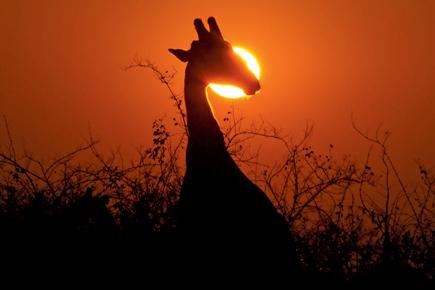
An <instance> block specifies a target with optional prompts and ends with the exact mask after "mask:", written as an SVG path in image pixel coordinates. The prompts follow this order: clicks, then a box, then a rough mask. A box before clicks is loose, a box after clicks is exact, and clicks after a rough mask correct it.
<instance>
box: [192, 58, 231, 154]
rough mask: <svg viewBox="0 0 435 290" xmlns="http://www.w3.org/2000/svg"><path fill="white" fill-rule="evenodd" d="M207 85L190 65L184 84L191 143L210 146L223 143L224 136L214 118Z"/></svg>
mask: <svg viewBox="0 0 435 290" xmlns="http://www.w3.org/2000/svg"><path fill="white" fill-rule="evenodd" d="M206 90H207V84H206V83H205V82H203V81H202V80H200V79H199V78H198V77H197V76H196V75H195V73H194V71H193V69H192V68H191V67H190V66H189V65H188V66H187V68H186V76H185V83H184V96H185V103H186V112H187V127H188V130H189V142H191V143H194V144H196V145H201V144H203V145H205V146H210V145H212V144H213V143H214V142H218V143H221V142H223V135H222V132H221V131H220V129H219V125H218V123H217V121H216V119H215V118H214V115H213V110H212V108H211V106H210V103H209V101H208V97H207V91H206Z"/></svg>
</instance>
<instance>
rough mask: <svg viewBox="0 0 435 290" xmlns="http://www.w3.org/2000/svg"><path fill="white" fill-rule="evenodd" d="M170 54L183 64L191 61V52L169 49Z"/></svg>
mask: <svg viewBox="0 0 435 290" xmlns="http://www.w3.org/2000/svg"><path fill="white" fill-rule="evenodd" d="M168 50H169V52H170V53H172V54H173V55H175V56H176V57H177V58H178V59H179V60H181V61H182V62H188V61H189V51H186V50H182V49H173V48H170V49H168Z"/></svg>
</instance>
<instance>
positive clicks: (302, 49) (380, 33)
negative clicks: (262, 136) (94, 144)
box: [0, 0, 435, 171]
mask: <svg viewBox="0 0 435 290" xmlns="http://www.w3.org/2000/svg"><path fill="white" fill-rule="evenodd" d="M210 15H213V16H215V17H216V18H217V20H218V22H219V23H220V26H221V29H222V30H223V33H224V36H225V38H226V39H227V40H229V41H230V42H232V43H233V44H237V45H240V46H243V47H246V48H249V49H250V50H251V52H253V53H254V54H255V55H256V56H257V57H258V59H259V61H260V62H261V66H262V80H261V82H262V87H263V89H262V92H261V94H259V95H257V96H255V97H254V98H252V99H250V100H249V101H237V102H235V106H236V107H237V108H238V109H240V110H241V111H242V112H243V114H244V115H246V116H247V118H248V119H249V120H250V119H252V120H258V118H260V117H262V118H263V119H265V120H267V121H269V122H271V123H272V124H274V125H276V126H277V127H279V128H281V129H282V130H283V131H285V132H288V133H290V134H294V135H300V134H301V132H302V131H303V129H304V127H305V124H306V122H307V121H308V122H311V123H313V124H314V136H313V139H312V143H313V144H314V145H316V146H317V147H318V148H323V147H326V145H327V144H330V143H333V144H335V147H336V148H337V151H338V153H340V154H342V153H350V154H355V155H358V154H359V155H362V154H363V153H365V152H366V149H367V144H366V143H364V142H363V140H362V139H361V138H360V137H358V136H357V134H356V133H355V132H354V131H353V129H352V126H351V116H352V115H353V116H354V118H355V119H356V120H357V121H358V123H359V125H360V127H361V128H363V129H364V130H369V131H370V132H374V130H375V129H376V127H377V126H378V125H379V124H381V123H383V125H384V127H385V128H387V129H389V130H390V131H392V133H393V135H392V139H391V152H392V155H393V159H394V160H396V161H397V162H398V163H399V165H400V166H401V167H402V168H405V171H406V168H407V167H409V166H414V165H415V160H416V159H421V160H425V162H426V163H428V164H429V165H435V54H434V51H435V17H434V15H435V1H398V0H395V1H380V0H376V1H273V0H267V1H168V0H166V1H3V2H2V8H1V10H0V35H1V38H0V56H1V58H0V114H4V115H5V116H6V117H7V118H8V120H9V123H10V126H11V129H12V131H13V135H14V137H15V138H16V140H17V141H18V143H20V144H21V143H23V140H25V144H26V148H27V149H28V150H30V151H33V152H35V153H37V154H40V155H43V156H49V155H50V156H51V155H52V154H55V153H62V152H65V151H68V150H70V149H72V148H75V147H76V145H78V144H81V143H83V141H84V139H85V138H86V137H87V136H88V132H89V128H91V130H92V132H93V134H94V135H96V136H97V137H98V138H99V139H100V140H101V141H102V144H104V146H107V147H112V148H113V147H116V146H118V145H121V148H122V149H123V150H126V151H129V150H131V149H133V148H135V147H137V146H139V145H140V144H149V142H150V138H151V123H152V121H153V120H154V119H156V118H159V117H162V116H164V115H166V116H168V118H169V117H171V116H172V114H173V113H174V110H173V107H172V103H171V102H170V101H169V99H168V98H167V96H168V93H167V91H166V90H165V89H164V88H163V87H162V86H161V85H160V84H159V83H158V81H156V80H155V79H154V78H153V76H152V74H151V73H149V72H147V71H141V70H138V71H128V72H125V71H123V70H122V69H121V68H122V67H123V66H125V65H128V64H129V63H130V62H131V61H132V59H133V58H134V57H135V56H138V57H142V58H144V59H149V60H151V61H153V62H154V63H156V64H158V65H159V66H160V67H161V68H165V69H166V68H169V69H170V68H172V67H173V68H175V69H176V70H177V71H178V72H179V73H178V76H177V78H176V80H175V82H174V87H175V89H176V90H177V91H178V92H181V91H182V85H183V70H184V64H182V63H180V62H179V61H177V60H176V59H175V58H174V57H173V56H172V55H170V54H169V53H168V52H167V48H169V47H180V48H183V47H184V48H187V47H188V46H189V44H190V42H191V40H193V38H195V37H196V35H195V31H194V29H193V25H192V21H193V19H194V18H195V17H202V18H203V19H205V18H206V17H208V16H210ZM211 102H212V103H213V104H214V106H215V108H214V109H215V112H216V114H217V116H218V117H219V116H220V115H223V113H225V112H226V111H227V110H228V108H229V107H230V106H231V101H228V100H224V99H218V98H216V97H213V98H212V100H211ZM1 132H2V135H0V140H1V141H2V142H4V140H5V136H4V133H3V131H1ZM267 154H269V153H267Z"/></svg>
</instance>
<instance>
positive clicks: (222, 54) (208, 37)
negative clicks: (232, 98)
mask: <svg viewBox="0 0 435 290" xmlns="http://www.w3.org/2000/svg"><path fill="white" fill-rule="evenodd" d="M193 23H194V25H195V29H196V32H197V33H198V40H195V41H193V42H192V44H191V47H190V49H189V50H183V49H169V51H170V52H171V53H172V54H174V55H175V56H176V57H177V58H178V59H179V60H181V61H182V62H187V63H188V71H189V72H190V73H192V74H193V76H194V77H195V78H197V79H199V80H200V81H201V82H203V83H204V84H206V85H208V84H210V83H218V84H228V85H233V86H237V87H239V88H241V89H243V91H244V92H245V93H246V94H247V95H253V94H255V93H256V92H257V91H259V90H260V83H259V82H258V80H257V78H256V77H255V75H254V74H253V73H252V72H251V71H250V70H249V69H248V67H247V65H246V63H245V62H244V61H243V60H242V58H241V57H240V56H238V55H237V54H236V53H235V52H234V50H233V47H232V46H231V44H230V43H229V42H228V41H225V40H224V38H223V37H222V34H221V31H220V29H219V27H218V25H217V23H216V20H215V19H214V17H210V18H208V25H209V27H210V31H208V30H207V29H206V28H205V26H204V24H203V22H202V20H201V19H195V21H194V22H193Z"/></svg>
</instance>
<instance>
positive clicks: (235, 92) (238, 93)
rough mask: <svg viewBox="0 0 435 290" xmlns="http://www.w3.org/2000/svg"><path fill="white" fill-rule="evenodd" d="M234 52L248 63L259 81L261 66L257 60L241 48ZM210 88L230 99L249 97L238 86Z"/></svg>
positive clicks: (211, 86) (212, 85) (215, 85)
mask: <svg viewBox="0 0 435 290" xmlns="http://www.w3.org/2000/svg"><path fill="white" fill-rule="evenodd" d="M233 49H234V52H235V53H236V54H238V55H240V57H241V58H242V59H243V60H244V61H245V62H246V65H247V66H248V68H249V69H250V70H251V71H252V72H253V73H254V75H255V76H256V77H257V79H260V65H259V64H258V61H257V59H256V58H255V57H254V56H253V55H252V54H251V53H250V52H249V51H247V50H246V49H243V48H241V47H234V48H233ZM209 86H210V88H211V89H212V90H213V91H214V92H215V93H217V94H218V95H220V96H222V97H224V98H228V99H239V98H243V97H247V95H246V94H245V92H244V91H243V90H242V89H241V88H238V87H236V86H231V85H221V84H210V85H209Z"/></svg>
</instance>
